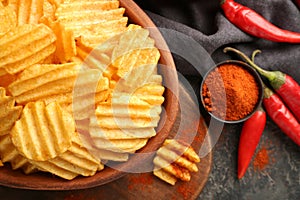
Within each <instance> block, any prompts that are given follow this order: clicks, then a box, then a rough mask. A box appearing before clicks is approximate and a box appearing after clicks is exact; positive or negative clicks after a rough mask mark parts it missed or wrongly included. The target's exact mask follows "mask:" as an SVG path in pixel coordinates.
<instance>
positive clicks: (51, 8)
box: [40, 0, 56, 21]
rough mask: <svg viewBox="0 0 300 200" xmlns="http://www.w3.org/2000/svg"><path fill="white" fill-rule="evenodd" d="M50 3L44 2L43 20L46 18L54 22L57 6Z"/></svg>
mask: <svg viewBox="0 0 300 200" xmlns="http://www.w3.org/2000/svg"><path fill="white" fill-rule="evenodd" d="M50 1H51V0H50ZM50 1H48V0H44V4H43V16H42V18H43V17H45V18H48V19H50V20H52V21H54V20H55V10H56V5H55V4H54V3H51V2H50ZM40 21H41V19H40Z"/></svg>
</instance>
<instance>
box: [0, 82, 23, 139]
mask: <svg viewBox="0 0 300 200" xmlns="http://www.w3.org/2000/svg"><path fill="white" fill-rule="evenodd" d="M21 112H22V107H21V106H15V99H14V98H13V97H11V96H6V91H5V88H2V87H0V136H1V135H5V134H8V133H9V132H10V130H11V128H12V127H13V126H14V123H15V122H16V121H17V120H18V119H19V117H20V115H21Z"/></svg>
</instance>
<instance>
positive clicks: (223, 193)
mask: <svg viewBox="0 0 300 200" xmlns="http://www.w3.org/2000/svg"><path fill="white" fill-rule="evenodd" d="M136 2H137V3H138V4H139V5H140V6H141V7H142V8H143V9H145V10H148V11H149V12H148V14H149V15H150V17H151V18H152V19H153V20H154V22H155V23H156V24H157V25H158V27H163V28H168V29H172V30H176V31H179V32H181V33H183V34H185V35H187V36H189V37H191V38H193V39H194V40H196V41H197V42H198V43H199V44H200V45H202V46H203V47H204V49H205V50H206V51H207V52H208V53H209V54H210V56H211V57H212V59H213V61H214V62H215V63H218V62H221V61H224V60H226V59H237V57H234V56H232V54H231V55H224V53H223V52H222V49H223V48H224V47H225V46H234V47H236V48H238V49H240V50H242V51H244V52H245V53H246V54H247V55H250V54H251V52H252V51H253V50H255V49H261V50H262V52H263V53H262V54H260V55H258V56H257V58H256V62H257V64H259V65H260V66H262V67H263V68H266V69H269V70H271V69H272V70H282V71H283V72H285V73H288V74H290V75H291V76H293V77H294V78H295V80H296V81H297V82H298V83H300V45H291V44H279V43H274V42H270V41H266V40H262V39H257V38H254V37H250V36H249V35H246V34H245V33H243V32H242V31H240V30H238V29H237V28H236V27H235V26H233V25H232V24H230V23H229V22H228V21H227V20H226V19H225V18H224V16H223V15H222V12H221V10H220V9H219V7H218V1H217V0H213V1H205V0H197V1H196V0H186V1H184V0H176V1H169V0H166V1H163V3H162V2H161V1H158V0H152V1H144V0H138V1H136ZM237 2H239V3H241V4H244V5H246V6H248V7H250V8H252V9H254V10H256V11H257V12H259V13H260V14H262V15H263V16H264V17H265V18H266V19H268V20H269V21H271V22H272V23H274V24H276V25H277V26H280V27H282V28H285V29H289V30H292V31H297V32H300V12H299V9H298V8H297V7H296V5H295V4H294V3H293V1H290V0H250V1H249V0H248V1H246V0H237ZM165 37H166V38H167V40H168V42H169V45H170V46H171V50H172V48H173V47H172V46H173V45H174V43H175V42H174V41H175V40H174V41H172V38H171V39H170V36H169V35H167V34H165ZM174 48H175V47H174ZM178 48H184V47H180V46H178ZM184 50H185V51H187V52H189V53H191V54H193V53H194V51H191V50H190V49H188V48H187V49H184ZM198 56H199V60H200V61H198V63H200V67H199V68H200V69H199V68H197V67H198V66H195V65H193V64H191V63H189V62H187V61H186V60H185V59H183V58H182V57H181V56H180V55H176V54H174V58H175V63H176V65H177V69H178V71H179V72H180V73H182V74H184V75H185V77H186V78H187V79H188V80H189V81H190V83H191V85H193V86H194V89H195V92H196V93H197V91H199V90H198V89H199V84H200V80H201V75H203V67H202V66H204V67H207V66H208V65H209V64H207V62H205V61H203V59H202V60H201V55H198ZM201 62H202V63H201ZM195 68H197V70H195ZM201 70H202V71H201ZM197 71H198V72H200V73H198V72H197ZM241 127H242V125H241V124H237V125H225V127H224V129H223V131H222V135H221V137H220V139H219V140H218V142H217V144H216V146H215V148H214V152H213V168H212V172H211V174H210V177H209V180H208V182H207V184H206V186H205V188H204V190H203V191H202V193H201V195H200V197H199V198H198V199H239V200H240V199H245V200H252V199H255V200H260V199H275V200H282V199H284V200H285V199H288V200H296V199H299V198H300V190H299V188H300V151H299V147H298V146H297V145H295V144H294V143H293V142H291V140H290V139H289V138H287V137H286V136H285V135H284V134H283V133H282V132H281V131H280V130H279V128H278V127H277V126H276V125H275V124H274V123H273V122H272V121H271V120H270V119H269V118H268V120H267V125H266V129H265V130H264V133H263V136H262V138H261V140H260V144H259V146H258V148H257V150H259V149H261V148H266V149H267V150H268V152H269V157H270V164H268V165H267V166H266V168H264V169H263V170H257V169H255V168H254V167H253V163H250V166H249V168H248V170H247V173H246V174H245V176H244V178H243V179H242V180H238V179H237V176H236V171H237V149H238V141H239V134H240V131H241Z"/></svg>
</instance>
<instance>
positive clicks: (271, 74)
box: [224, 47, 276, 81]
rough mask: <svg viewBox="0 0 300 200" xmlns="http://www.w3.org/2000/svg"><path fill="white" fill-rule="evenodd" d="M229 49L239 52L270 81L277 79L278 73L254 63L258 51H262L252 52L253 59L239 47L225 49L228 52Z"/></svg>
mask: <svg viewBox="0 0 300 200" xmlns="http://www.w3.org/2000/svg"><path fill="white" fill-rule="evenodd" d="M228 51H232V52H235V53H236V54H238V55H239V56H240V57H241V58H243V59H244V60H245V61H246V62H247V63H248V64H250V65H251V66H252V67H253V68H254V69H256V70H257V71H258V73H260V74H261V75H263V76H265V77H266V78H267V79H269V81H272V80H274V79H276V74H275V73H274V72H270V71H266V70H264V69H262V68H260V67H259V66H258V65H256V64H255V63H254V57H255V55H256V54H257V53H260V50H256V51H254V52H253V54H252V60H251V59H250V58H249V57H248V56H246V55H245V54H244V53H243V52H241V51H239V50H237V49H234V48H231V47H226V48H225V49H224V52H225V53H226V52H228Z"/></svg>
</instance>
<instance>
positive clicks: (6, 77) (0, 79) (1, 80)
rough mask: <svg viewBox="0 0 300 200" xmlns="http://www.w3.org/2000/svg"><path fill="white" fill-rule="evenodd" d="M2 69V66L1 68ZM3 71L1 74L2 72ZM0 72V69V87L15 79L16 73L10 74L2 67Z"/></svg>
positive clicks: (5, 86) (6, 85)
mask: <svg viewBox="0 0 300 200" xmlns="http://www.w3.org/2000/svg"><path fill="white" fill-rule="evenodd" d="M2 69H3V68H2ZM2 72H3V74H2ZM2 72H1V69H0V74H2V75H0V87H4V88H7V87H8V86H9V85H10V84H11V83H12V82H14V81H15V80H16V79H17V75H12V74H9V73H6V71H5V70H4V69H3V71H2Z"/></svg>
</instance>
